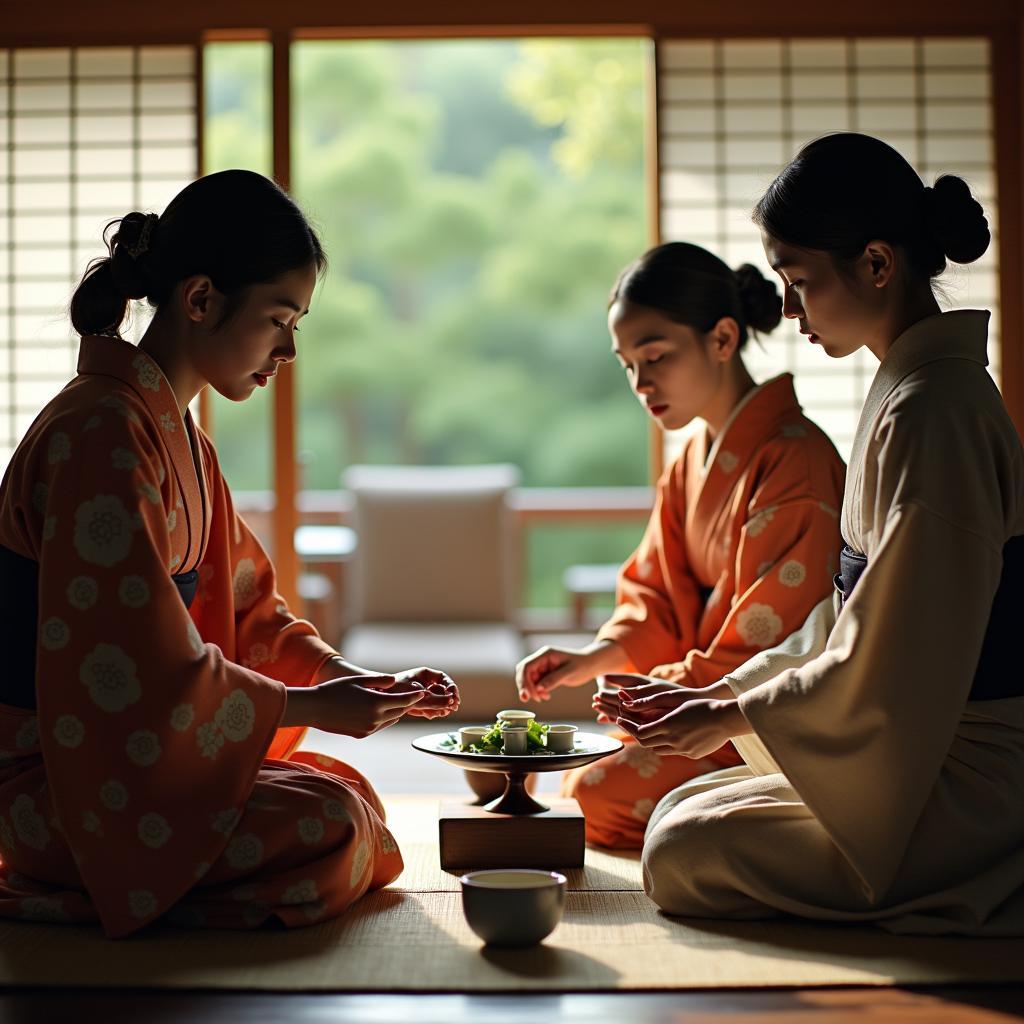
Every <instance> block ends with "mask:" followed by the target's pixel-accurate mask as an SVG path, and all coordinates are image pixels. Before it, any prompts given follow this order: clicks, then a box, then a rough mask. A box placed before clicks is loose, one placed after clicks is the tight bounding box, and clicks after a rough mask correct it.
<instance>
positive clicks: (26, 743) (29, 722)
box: [14, 715, 39, 750]
mask: <svg viewBox="0 0 1024 1024" xmlns="http://www.w3.org/2000/svg"><path fill="white" fill-rule="evenodd" d="M14 742H15V743H16V744H17V746H18V749H19V750H31V749H32V748H33V747H36V746H38V745H39V719H38V718H36V716H35V715H33V716H32V717H31V718H27V719H26V720H25V721H24V722H22V723H21V725H20V726H19V728H18V733H17V735H16V736H15V737H14Z"/></svg>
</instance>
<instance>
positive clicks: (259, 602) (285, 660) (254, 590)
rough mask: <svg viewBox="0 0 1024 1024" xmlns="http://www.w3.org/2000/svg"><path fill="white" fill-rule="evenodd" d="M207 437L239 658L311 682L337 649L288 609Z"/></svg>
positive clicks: (292, 682)
mask: <svg viewBox="0 0 1024 1024" xmlns="http://www.w3.org/2000/svg"><path fill="white" fill-rule="evenodd" d="M204 439H205V441H206V444H207V453H208V455H209V457H210V459H211V464H212V466H213V473H214V480H215V485H214V493H215V495H216V499H215V501H216V505H217V507H218V511H217V514H218V515H220V516H222V517H223V519H224V521H225V523H226V527H227V529H226V533H227V537H228V542H227V546H228V552H227V558H228V559H229V562H230V566H229V568H230V572H231V578H232V593H233V600H234V628H235V650H236V651H237V652H238V658H239V660H240V661H241V662H242V664H243V665H246V666H248V667H250V668H253V669H257V670H258V671H260V672H261V673H263V674H264V675H267V676H270V677H271V678H273V679H279V680H280V681H281V682H283V683H285V684H286V685H288V686H308V685H310V684H312V683H313V682H314V681H315V677H316V673H317V671H318V669H319V668H320V666H321V665H322V664H323V663H324V662H325V661H326V660H327V659H328V658H331V657H334V656H335V655H337V653H338V652H337V651H336V650H335V649H334V648H333V647H331V646H330V645H329V644H327V643H325V642H324V640H322V639H321V637H320V635H319V634H318V633H317V631H316V628H315V627H314V626H313V624H312V623H310V622H307V621H306V620H305V619H300V618H298V617H297V616H296V615H294V614H292V612H291V610H290V609H289V608H288V605H287V603H286V602H285V600H284V598H283V597H282V596H281V594H280V593H279V592H278V589H277V579H276V574H275V572H274V566H273V564H272V562H271V561H270V558H269V556H268V555H267V552H266V550H265V549H264V548H263V545H262V544H261V543H260V542H259V539H258V538H257V537H256V535H255V534H254V533H253V531H252V530H251V529H250V528H249V525H248V524H247V523H246V522H245V520H244V519H243V518H242V516H241V515H239V513H238V511H237V509H236V508H235V504H234V500H233V498H232V496H231V490H230V488H229V487H228V485H227V481H226V480H225V479H224V477H223V475H222V474H221V472H220V468H219V466H218V465H217V462H216V453H215V451H214V449H213V445H212V443H211V442H210V441H209V438H205V435H204Z"/></svg>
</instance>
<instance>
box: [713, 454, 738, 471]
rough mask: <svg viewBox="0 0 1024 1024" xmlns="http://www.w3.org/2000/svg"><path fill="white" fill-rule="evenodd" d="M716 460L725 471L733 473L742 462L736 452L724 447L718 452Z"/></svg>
mask: <svg viewBox="0 0 1024 1024" xmlns="http://www.w3.org/2000/svg"><path fill="white" fill-rule="evenodd" d="M716 461H717V462H718V465H719V466H720V467H721V468H722V471H723V472H725V473H731V472H732V471H733V470H734V469H735V468H736V467H737V466H738V465H739V464H740V458H739V456H738V455H736V454H735V453H734V452H730V451H726V450H725V449H724V448H723V449H722V450H721V451H720V452H719V453H718V458H717V460H716Z"/></svg>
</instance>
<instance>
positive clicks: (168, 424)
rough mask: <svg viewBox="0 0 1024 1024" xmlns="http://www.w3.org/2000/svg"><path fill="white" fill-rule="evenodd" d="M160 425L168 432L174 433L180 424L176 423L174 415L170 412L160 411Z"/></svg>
mask: <svg viewBox="0 0 1024 1024" xmlns="http://www.w3.org/2000/svg"><path fill="white" fill-rule="evenodd" d="M160 426H161V427H163V428H164V430H166V431H167V433H168V434H173V433H174V432H175V431H176V430H177V429H178V424H177V423H175V421H174V417H173V416H172V415H171V414H170V413H169V412H162V413H160Z"/></svg>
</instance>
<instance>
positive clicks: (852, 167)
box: [753, 132, 991, 281]
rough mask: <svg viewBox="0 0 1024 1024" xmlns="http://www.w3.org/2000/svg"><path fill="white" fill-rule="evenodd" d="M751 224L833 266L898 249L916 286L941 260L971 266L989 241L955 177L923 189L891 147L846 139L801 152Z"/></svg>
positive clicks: (975, 206) (977, 208)
mask: <svg viewBox="0 0 1024 1024" xmlns="http://www.w3.org/2000/svg"><path fill="white" fill-rule="evenodd" d="M753 220H754V223H755V224H756V225H757V226H758V227H760V228H761V229H762V230H763V231H765V232H766V233H767V234H768V235H771V236H772V237H773V238H776V239H778V241H780V242H784V243H785V244H787V245H793V246H796V247H797V248H800V249H813V250H818V251H821V252H828V253H830V254H831V255H832V257H833V259H834V260H835V261H836V262H837V263H839V264H840V265H842V264H846V263H850V262H852V261H854V260H856V259H857V258H858V257H859V256H860V255H861V254H862V253H863V252H864V248H865V246H866V245H867V244H868V242H870V241H871V240H872V239H875V238H877V239H882V240H883V241H886V242H889V243H890V244H891V245H898V246H901V247H902V248H903V249H904V250H905V252H906V254H907V260H908V264H909V268H910V272H911V274H912V275H913V277H915V278H916V279H917V280H919V281H929V280H931V279H932V278H933V277H937V276H938V275H939V274H941V273H942V272H943V271H944V270H945V269H946V266H947V264H946V261H947V260H952V261H953V262H954V263H973V262H974V261H975V260H977V259H979V258H980V257H981V256H982V255H983V254H984V252H985V250H986V249H987V248H988V246H989V242H990V241H991V234H990V232H989V227H988V221H987V220H986V219H985V213H984V211H983V210H982V208H981V204H980V203H979V202H978V201H977V200H976V199H975V198H974V197H973V196H972V195H971V190H970V188H969V187H968V185H967V182H965V181H964V180H963V178H958V177H957V176H956V175H953V174H944V175H942V177H940V178H939V179H937V180H936V182H935V184H934V186H932V187H930V188H929V187H926V186H925V184H924V182H922V181H921V178H920V176H919V175H918V173H917V171H915V170H914V168H913V167H911V166H910V164H909V163H908V162H907V161H906V160H905V159H904V158H903V157H902V156H901V155H900V154H899V153H898V152H896V150H895V149H893V148H892V146H890V145H888V144H887V143H885V142H882V141H881V139H876V138H873V137H872V136H870V135H859V134H857V133H854V132H844V133H838V134H835V135H826V136H824V137H823V138H820V139H816V140H815V141H814V142H810V143H808V144H807V145H806V146H804V148H803V149H801V150H800V152H799V153H798V154H797V155H796V157H795V158H794V159H793V161H792V162H791V163H790V164H789V165H788V166H787V167H786V168H785V169H784V170H783V171H782V173H781V174H780V175H779V176H778V177H777V178H776V179H775V180H774V181H773V182H772V183H771V184H770V185H769V186H768V189H767V191H766V192H765V194H764V195H763V196H762V197H761V200H760V202H758V204H757V206H755V207H754V213H753Z"/></svg>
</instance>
